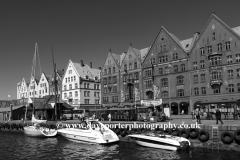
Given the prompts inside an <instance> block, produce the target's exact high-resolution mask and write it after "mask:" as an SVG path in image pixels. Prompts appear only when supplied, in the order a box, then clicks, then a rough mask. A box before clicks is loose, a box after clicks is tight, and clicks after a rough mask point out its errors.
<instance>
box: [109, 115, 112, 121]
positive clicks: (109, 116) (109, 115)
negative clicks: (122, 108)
mask: <svg viewBox="0 0 240 160" xmlns="http://www.w3.org/2000/svg"><path fill="white" fill-rule="evenodd" d="M111 118H112V116H111V114H110V113H109V115H108V120H109V122H110V121H111Z"/></svg>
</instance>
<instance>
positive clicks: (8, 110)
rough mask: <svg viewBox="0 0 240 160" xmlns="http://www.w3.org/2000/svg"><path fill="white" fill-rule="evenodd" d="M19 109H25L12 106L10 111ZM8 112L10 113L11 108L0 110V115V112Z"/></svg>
mask: <svg viewBox="0 0 240 160" xmlns="http://www.w3.org/2000/svg"><path fill="white" fill-rule="evenodd" d="M21 107H24V108H26V107H25V106H13V107H12V110H15V109H19V108H21ZM10 111H11V107H4V108H0V113H2V112H10Z"/></svg>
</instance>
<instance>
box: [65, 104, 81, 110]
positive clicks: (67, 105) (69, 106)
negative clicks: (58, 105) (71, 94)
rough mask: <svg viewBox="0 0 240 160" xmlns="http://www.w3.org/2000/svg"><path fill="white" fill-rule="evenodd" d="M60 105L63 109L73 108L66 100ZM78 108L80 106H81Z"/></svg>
mask: <svg viewBox="0 0 240 160" xmlns="http://www.w3.org/2000/svg"><path fill="white" fill-rule="evenodd" d="M62 107H63V109H64V110H71V109H74V107H73V106H71V105H70V104H67V103H66V102H64V103H62ZM80 108H82V106H81V107H80Z"/></svg>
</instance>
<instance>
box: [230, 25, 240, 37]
mask: <svg viewBox="0 0 240 160" xmlns="http://www.w3.org/2000/svg"><path fill="white" fill-rule="evenodd" d="M232 29H233V31H234V32H236V33H237V34H238V35H239V36H240V26H238V27H235V28H232Z"/></svg>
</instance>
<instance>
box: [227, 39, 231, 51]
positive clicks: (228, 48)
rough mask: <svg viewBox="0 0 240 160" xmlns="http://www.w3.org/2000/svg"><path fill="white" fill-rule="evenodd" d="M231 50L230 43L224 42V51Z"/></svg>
mask: <svg viewBox="0 0 240 160" xmlns="http://www.w3.org/2000/svg"><path fill="white" fill-rule="evenodd" d="M230 49H231V43H230V41H228V42H226V50H230Z"/></svg>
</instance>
